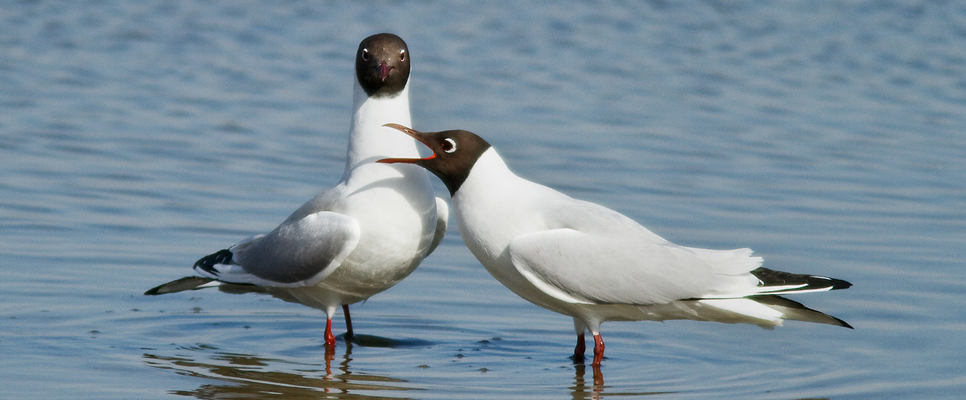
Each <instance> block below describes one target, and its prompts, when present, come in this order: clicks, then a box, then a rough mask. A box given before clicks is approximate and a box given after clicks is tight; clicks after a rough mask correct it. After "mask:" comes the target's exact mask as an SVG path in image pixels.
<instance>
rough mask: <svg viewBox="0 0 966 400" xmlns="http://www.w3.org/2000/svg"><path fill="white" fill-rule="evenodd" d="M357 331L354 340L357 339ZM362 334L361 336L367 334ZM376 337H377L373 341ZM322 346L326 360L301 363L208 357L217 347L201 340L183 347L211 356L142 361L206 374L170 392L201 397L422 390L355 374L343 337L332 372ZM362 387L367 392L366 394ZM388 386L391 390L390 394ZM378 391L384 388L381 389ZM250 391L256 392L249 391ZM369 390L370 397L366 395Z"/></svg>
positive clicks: (331, 354)
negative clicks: (197, 381)
mask: <svg viewBox="0 0 966 400" xmlns="http://www.w3.org/2000/svg"><path fill="white" fill-rule="evenodd" d="M359 336H360V335H356V337H355V338H354V339H353V341H354V340H359ZM371 339H372V338H369V337H367V336H363V337H362V340H363V341H368V340H371ZM377 342H378V341H377ZM323 347H326V349H325V356H324V357H325V358H324V360H325V362H324V365H318V364H315V365H313V364H300V363H294V362H290V361H284V360H277V359H268V358H262V357H258V356H255V355H249V354H233V353H222V352H217V353H215V354H214V355H211V356H210V357H207V354H208V352H210V351H212V350H217V349H215V348H213V347H211V346H204V345H199V346H196V347H183V348H182V350H189V351H194V352H198V353H197V354H199V355H201V356H202V357H197V358H199V359H200V358H205V357H207V358H209V360H207V361H205V360H197V359H192V358H189V357H185V356H166V355H157V354H148V353H145V354H144V355H143V358H144V360H145V362H146V363H147V364H148V365H150V366H152V367H155V368H159V369H167V370H174V371H176V372H177V373H178V374H181V375H186V376H193V377H199V378H205V379H208V380H210V381H211V382H208V383H205V384H203V385H201V386H200V387H199V388H197V389H194V390H187V391H185V390H175V391H172V392H171V393H173V394H177V395H181V396H189V397H195V398H199V399H213V398H234V397H239V396H244V397H245V398H258V396H259V395H270V396H271V397H272V398H278V397H279V396H281V397H282V398H317V397H318V395H319V393H329V394H336V395H338V396H336V398H341V397H342V395H345V397H347V398H350V397H351V398H353V399H366V398H385V396H392V397H394V398H395V397H398V396H399V392H404V391H411V390H420V389H418V388H414V387H411V386H408V385H407V383H408V382H406V381H404V380H401V379H396V378H390V377H385V376H378V375H370V374H358V373H355V372H352V370H351V368H350V363H351V361H352V357H351V355H352V341H346V346H345V354H344V355H343V356H342V359H341V361H339V362H338V364H337V365H336V370H335V371H334V372H333V370H332V364H333V363H335V362H336V357H337V354H336V351H335V350H333V349H329V348H328V346H323ZM360 392H365V393H368V395H365V394H361V393H360ZM386 392H394V393H392V394H389V393H386ZM380 393H382V394H381V395H380ZM253 396H254V397H253ZM370 396H372V397H370Z"/></svg>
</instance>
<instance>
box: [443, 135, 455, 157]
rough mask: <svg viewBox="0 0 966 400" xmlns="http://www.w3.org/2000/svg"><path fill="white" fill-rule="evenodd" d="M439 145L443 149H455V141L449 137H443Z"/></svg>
mask: <svg viewBox="0 0 966 400" xmlns="http://www.w3.org/2000/svg"><path fill="white" fill-rule="evenodd" d="M440 147H442V148H443V151H445V152H447V153H452V152H454V151H456V141H455V140H453V139H451V138H445V139H443V143H442V144H441V145H440Z"/></svg>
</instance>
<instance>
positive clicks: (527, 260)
mask: <svg viewBox="0 0 966 400" xmlns="http://www.w3.org/2000/svg"><path fill="white" fill-rule="evenodd" d="M387 126H391V127H393V128H396V129H398V130H400V131H402V132H405V133H407V134H409V135H410V136H412V137H414V138H416V139H418V140H419V141H420V142H422V143H424V144H425V145H426V146H428V147H429V148H430V149H431V150H432V151H433V155H431V156H430V157H427V158H419V159H413V158H390V159H385V160H380V161H379V162H381V163H409V164H415V165H419V166H422V167H424V168H426V169H428V170H429V171H431V172H432V173H434V174H436V176H438V177H439V178H440V179H441V180H442V181H443V183H444V184H445V185H446V188H447V189H449V192H450V195H451V196H452V202H453V212H454V214H455V216H456V220H457V221H458V224H459V229H460V235H461V236H462V237H463V242H464V243H466V246H467V247H469V249H470V251H472V252H473V255H475V256H476V258H477V259H479V261H480V263H481V264H483V266H484V267H485V268H486V270H487V271H489V272H490V274H492V275H493V277H495V278H496V279H497V280H499V281H500V282H501V283H503V285H505V286H506V287H507V288H509V289H510V290H511V291H513V292H514V293H516V294H517V295H519V296H520V297H523V298H524V299H526V300H528V301H530V302H532V303H534V304H536V305H538V306H541V307H544V308H547V309H549V310H552V311H556V312H558V313H561V314H565V315H569V316H572V317H573V319H574V329H575V331H576V332H577V346H576V348H575V349H574V359H575V360H576V361H578V362H580V361H583V357H584V350H585V344H584V332H585V331H587V330H589V331H590V332H591V334H593V336H594V344H595V345H594V361H593V364H594V365H600V362H601V359H602V358H603V355H604V342H603V339H602V338H601V336H600V324H601V323H602V322H604V321H628V320H630V321H640V320H652V321H663V320H671V319H691V320H699V321H718V322H727V323H750V324H756V325H760V326H763V327H772V326H777V325H781V324H782V321H783V320H784V319H793V320H801V321H809V322H819V323H825V324H831V325H838V326H843V327H847V328H851V326H849V324H847V323H846V322H845V321H842V320H840V319H838V318H835V317H832V316H829V315H825V314H823V313H821V312H818V311H815V310H811V309H809V308H807V307H805V306H803V305H801V304H799V303H797V302H794V301H791V300H788V299H785V298H782V297H779V296H777V294H786V293H787V294H790V293H804V292H816V291H827V290H833V289H845V288H848V287H849V286H851V284H850V283H848V282H846V281H843V280H839V279H832V278H826V277H822V276H813V275H798V274H790V273H787V272H779V271H772V270H769V269H765V268H761V267H760V265H761V261H762V260H761V257H752V256H751V250H750V249H737V250H707V249H697V248H691V247H684V246H679V245H676V244H674V243H671V242H668V241H667V240H664V239H663V238H661V237H660V236H658V235H656V234H654V233H653V232H651V231H649V230H647V228H644V227H643V226H641V225H640V224H638V223H636V222H634V221H633V220H631V219H630V218H627V217H625V216H624V215H621V214H619V213H617V212H616V211H613V210H610V209H608V208H605V207H603V206H600V205H597V204H594V203H589V202H586V201H581V200H577V199H573V198H571V197H569V196H567V195H564V194H563V193H560V192H558V191H556V190H553V189H550V188H548V187H546V186H543V185H540V184H537V183H534V182H531V181H528V180H526V179H523V178H521V177H519V176H517V175H515V174H514V173H513V172H511V171H510V169H509V168H507V166H506V164H505V163H504V162H503V159H502V158H500V156H499V155H498V154H497V153H496V151H495V150H494V149H493V148H491V147H490V145H489V144H488V143H487V142H486V141H485V140H483V139H482V138H480V137H479V136H477V135H475V134H473V133H471V132H466V131H461V130H455V131H445V132H430V133H422V132H417V131H415V130H412V129H410V128H407V127H405V126H401V125H398V124H389V125H387Z"/></svg>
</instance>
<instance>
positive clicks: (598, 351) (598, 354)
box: [592, 333, 604, 365]
mask: <svg viewBox="0 0 966 400" xmlns="http://www.w3.org/2000/svg"><path fill="white" fill-rule="evenodd" d="M602 359H604V338H602V337H601V336H600V333H594V363H593V364H592V365H600V361H601V360H602Z"/></svg>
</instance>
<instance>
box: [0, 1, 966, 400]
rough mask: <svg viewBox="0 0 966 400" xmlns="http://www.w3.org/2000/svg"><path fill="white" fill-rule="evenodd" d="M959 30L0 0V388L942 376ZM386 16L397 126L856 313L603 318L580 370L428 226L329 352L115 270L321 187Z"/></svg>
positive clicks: (227, 394) (650, 384) (916, 393)
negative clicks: (406, 81)
mask: <svg viewBox="0 0 966 400" xmlns="http://www.w3.org/2000/svg"><path fill="white" fill-rule="evenodd" d="M524 4H525V5H524ZM964 27H966V7H964V6H963V5H962V4H961V3H957V2H942V1H938V2H937V1H934V2H926V1H923V2H914V1H896V2H881V1H842V2H783V3H782V5H781V6H774V5H771V4H770V2H731V1H724V2H692V1H686V2H662V1H652V2H628V3H626V4H613V3H603V4H597V3H583V2H575V3H572V4H565V5H562V4H561V3H559V2H554V3H545V4H537V3H529V2H504V3H497V4H483V2H465V3H462V4H458V5H453V6H450V5H444V4H438V3H435V2H421V3H374V4H362V3H361V2H360V4H341V3H336V4H328V3H323V2H309V1H304V2H303V1H290V2H277V3H276V2H254V1H252V2H233V1H211V2H167V1H156V2H119V1H78V2H56V1H10V2H3V3H2V4H0V157H2V160H3V161H2V164H0V172H2V174H0V226H2V229H0V244H2V245H0V252H2V256H0V398H4V399H18V398H44V399H58V398H64V399H66V398H70V399H79V398H80V399H83V398H98V399H100V398H138V399H149V398H171V397H197V398H345V399H361V398H369V397H374V398H381V397H392V398H419V399H482V398H510V399H528V400H530V399H544V398H546V399H560V398H574V399H585V398H596V397H608V396H621V397H651V398H668V399H675V398H689V399H690V398H743V399H799V398H834V399H851V398H868V399H872V398H874V399H883V398H895V399H905V398H960V397H961V396H962V393H963V391H964V390H966V368H964V366H963V361H962V360H964V359H966V346H964V345H963V343H966V304H964V303H966V301H964V295H966V277H964V273H963V259H964V258H966V246H964V244H966V223H964V221H966V163H964V162H963V159H964V158H966V134H964V127H966V45H964V43H966V28H964ZM380 31H392V32H396V33H398V34H400V35H401V36H402V37H403V38H405V39H406V40H407V41H408V43H409V46H410V50H411V53H412V54H413V60H414V76H413V78H412V98H413V112H414V121H415V125H416V128H417V129H423V130H438V129H448V128H464V129H468V130H472V131H475V132H477V133H479V134H481V135H483V136H484V137H486V138H487V139H488V140H489V141H490V142H491V143H493V144H494V146H495V147H497V148H498V149H499V150H500V151H501V153H502V154H503V156H504V158H505V159H506V160H507V161H508V163H509V164H510V166H511V167H512V168H513V169H515V170H516V171H517V172H518V173H519V174H521V175H523V176H525V177H528V178H530V179H533V180H536V181H538V182H543V183H545V184H548V185H550V186H553V187H555V188H558V189H560V190H562V191H564V192H566V193H569V194H571V195H574V196H576V197H579V198H583V199H587V200H592V201H595V202H598V203H601V204H604V205H607V206H609V207H611V208H614V209H617V210H619V211H621V212H623V213H625V214H627V215H628V216H630V217H632V218H634V219H636V220H638V221H640V222H642V223H643V224H645V225H646V226H648V227H650V228H651V229H652V230H654V231H655V232H657V233H658V234H661V235H663V236H665V237H667V238H668V239H670V240H672V241H675V242H677V243H681V244H684V245H689V246H699V247H712V248H735V247H745V246H747V247H751V248H753V249H755V250H756V251H757V253H758V254H759V255H762V256H764V257H765V266H768V267H771V268H776V269H781V270H787V271H794V272H809V273H817V274H824V275H830V276H834V277H838V278H843V279H847V280H849V281H851V282H853V283H854V284H855V286H854V287H853V288H851V289H849V290H846V291H838V292H833V293H823V294H815V295H802V296H795V297H794V299H795V300H799V301H803V302H805V303H806V304H808V305H810V306H812V307H815V308H817V309H820V310H823V311H826V312H828V313H830V314H833V315H835V316H837V317H840V318H843V319H845V320H846V321H848V322H849V323H851V324H852V325H854V326H855V328H856V329H855V330H854V331H850V330H846V329H840V328H833V327H829V326H824V325H812V324H805V323H796V322H789V323H787V324H786V326H784V327H781V328H778V329H775V330H773V331H768V330H764V329H760V328H757V327H754V326H739V325H724V324H710V323H698V322H682V321H678V322H668V323H663V324H661V323H643V322H641V323H608V324H605V325H604V335H605V337H606V338H607V349H608V351H607V354H608V358H607V359H606V360H605V361H604V363H603V367H602V368H601V369H600V371H593V370H592V369H591V368H589V367H587V368H586V369H585V368H584V367H583V366H575V365H573V363H572V362H571V361H570V360H569V359H568V358H567V356H568V355H569V354H570V352H572V349H573V344H574V343H573V341H574V337H573V331H572V329H573V328H572V323H571V321H570V318H568V317H563V316H560V315H556V314H553V313H550V312H548V311H545V310H543V309H540V308H537V307H536V306H533V305H531V304H529V303H527V302H525V301H524V300H521V299H519V298H517V297H515V296H514V295H512V294H511V293H510V292H509V291H507V290H506V289H505V288H503V287H502V286H501V285H500V284H499V283H498V282H496V280H494V279H492V278H491V277H490V276H489V275H488V274H487V273H486V272H485V271H484V270H483V268H482V267H481V266H479V264H478V263H477V262H476V260H475V259H474V258H473V257H472V255H471V254H470V253H469V252H468V251H467V250H466V249H465V248H464V247H463V245H462V242H461V241H460V239H459V235H458V233H457V232H456V230H455V224H454V226H453V227H452V229H451V231H450V232H449V236H448V237H447V238H446V239H445V240H444V242H443V244H442V245H441V247H440V248H439V249H438V250H437V251H436V253H435V254H433V255H432V256H431V257H430V258H429V259H427V260H426V261H425V262H424V263H423V265H422V266H421V267H420V268H419V269H418V270H417V271H416V272H415V273H414V274H413V275H412V276H411V277H410V278H408V279H407V280H405V281H403V282H402V283H401V284H399V285H398V286H396V287H394V288H392V289H391V290H389V291H387V292H385V293H383V294H380V295H377V296H375V297H373V298H372V299H370V300H369V301H368V302H367V303H365V304H363V305H357V306H355V307H354V313H353V314H354V315H353V316H354V317H355V318H354V320H355V321H354V323H355V325H356V329H357V332H359V333H361V334H364V335H369V336H363V337H362V338H361V339H360V342H359V343H356V344H354V345H351V346H346V345H345V344H343V343H341V342H340V344H339V346H338V347H337V349H336V350H335V352H334V353H332V354H326V352H325V351H324V349H323V347H322V343H323V338H322V329H323V327H324V317H323V314H322V313H321V312H320V311H318V310H313V309H309V308H306V307H304V306H300V305H296V304H289V303H285V302H282V301H280V300H276V299H273V298H270V297H267V296H259V295H254V294H248V295H229V294H225V293H219V292H217V291H198V292H191V293H180V294H175V295H167V296H159V297H145V296H142V295H141V293H142V292H143V291H144V290H146V289H148V288H150V287H152V286H155V285H156V284H159V283H162V282H166V281H168V280H171V279H175V278H179V277H181V276H183V275H186V274H187V273H189V271H190V265H191V264H192V263H193V262H194V261H195V260H196V259H197V258H198V257H199V256H202V255H205V254H208V253H210V252H212V251H214V250H217V249H221V248H223V247H225V246H227V245H230V244H232V243H234V242H235V241H237V240H239V239H241V238H243V237H246V236H248V235H251V234H254V233H259V232H264V231H267V230H269V229H271V228H272V227H274V226H275V225H276V224H277V223H278V222H279V221H281V220H282V219H284V218H285V217H286V216H287V215H288V214H289V213H290V212H291V211H292V210H294V209H295V208H296V207H297V206H298V205H300V204H301V203H302V202H303V201H305V200H306V199H308V198H310V197H311V196H313V195H314V194H315V193H316V192H317V191H318V190H319V189H320V188H322V187H328V186H330V185H332V184H334V183H335V182H337V181H338V178H339V176H340V175H341V172H342V167H343V163H344V161H343V156H344V151H345V142H346V136H345V135H346V131H347V128H348V123H349V112H350V110H349V106H350V104H349V103H350V100H351V76H352V75H351V74H352V70H351V60H352V56H353V52H354V49H355V46H356V45H357V43H358V42H359V40H360V39H362V38H363V37H365V36H367V35H369V34H372V33H376V32H380ZM439 187H441V186H439ZM451 222H452V221H451ZM336 326H338V327H339V329H338V330H339V331H341V330H342V326H343V325H342V321H341V317H340V320H339V321H336ZM595 379H596V380H597V381H598V383H596V384H595ZM599 381H603V383H602V384H600V383H599Z"/></svg>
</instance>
